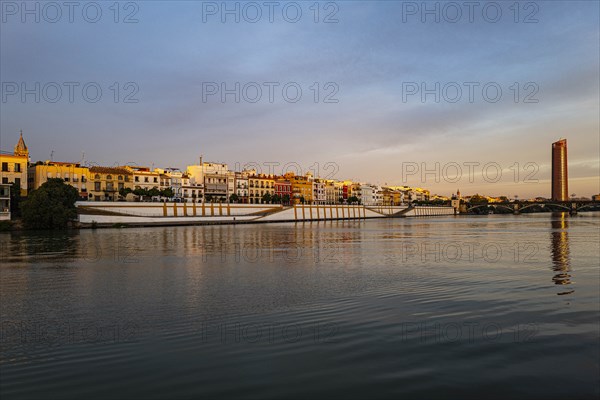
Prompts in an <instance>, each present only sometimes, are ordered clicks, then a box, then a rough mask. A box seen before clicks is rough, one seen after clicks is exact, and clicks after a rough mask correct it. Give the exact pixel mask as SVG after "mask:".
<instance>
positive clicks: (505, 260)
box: [0, 213, 600, 399]
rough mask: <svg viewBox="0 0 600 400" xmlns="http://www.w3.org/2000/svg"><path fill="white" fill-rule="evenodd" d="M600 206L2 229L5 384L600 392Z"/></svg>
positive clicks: (425, 393)
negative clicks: (575, 211)
mask: <svg viewBox="0 0 600 400" xmlns="http://www.w3.org/2000/svg"><path fill="white" fill-rule="evenodd" d="M599 242H600V214H599V213H580V214H579V215H575V216H569V215H567V214H552V215H551V214H531V215H518V216H512V215H510V216H500V215H497V216H493V215H491V216H481V217H477V216H472V217H471V216H468V217H465V216H459V217H438V218H405V219H381V220H366V221H350V222H349V221H334V222H314V223H297V224H292V223H286V224H284V223H281V224H261V225H223V226H190V227H160V228H142V229H132V228H127V229H98V230H81V231H74V232H68V233H52V232H44V233H36V232H27V233H24V232H21V233H2V234H0V246H1V254H2V256H1V257H2V258H1V261H2V263H1V266H0V278H1V283H0V296H1V297H0V299H1V303H0V311H1V315H0V316H1V319H2V332H1V358H0V394H1V395H2V398H3V399H9V398H31V397H35V398H82V397H84V398H104V397H108V396H113V397H115V396H117V397H127V398H165V397H169V398H189V397H192V396H202V395H204V396H226V397H240V398H259V397H260V398H265V397H266V398H280V397H308V396H313V397H314V396H319V397H325V396H328V397H334V398H366V397H369V398H401V396H403V397H408V398H414V397H426V398H443V397H444V398H447V397H459V396H460V397H467V398H478V399H480V398H486V399H489V398H502V399H504V398H532V397H535V398H545V399H551V398H597V397H598V396H599V395H600V383H599V378H598V377H599V376H600V375H599V374H600V371H599V358H600V354H599V337H600V332H599V317H600V310H599V307H600V306H599V304H600V268H599V259H600V254H599V245H598V244H599Z"/></svg>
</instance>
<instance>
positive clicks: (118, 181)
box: [88, 167, 158, 201]
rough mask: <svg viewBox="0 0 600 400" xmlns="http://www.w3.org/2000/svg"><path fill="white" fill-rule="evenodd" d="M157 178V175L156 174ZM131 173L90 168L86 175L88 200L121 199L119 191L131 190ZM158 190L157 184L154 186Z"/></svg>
mask: <svg viewBox="0 0 600 400" xmlns="http://www.w3.org/2000/svg"><path fill="white" fill-rule="evenodd" d="M157 176H158V174H157ZM132 177H133V173H132V172H131V171H129V170H127V169H125V168H122V167H90V169H89V175H88V181H89V185H88V192H89V195H88V197H89V199H90V200H94V201H116V200H119V199H120V198H121V196H120V195H119V190H121V189H126V188H129V189H131V190H133V188H134V187H133V184H134V182H133V179H132ZM156 186H157V188H158V184H157V185H156Z"/></svg>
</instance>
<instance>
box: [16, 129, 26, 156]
mask: <svg viewBox="0 0 600 400" xmlns="http://www.w3.org/2000/svg"><path fill="white" fill-rule="evenodd" d="M14 155H15V156H21V157H27V158H29V150H28V149H27V145H26V144H25V140H23V131H21V136H20V137H19V142H18V143H17V145H16V146H15V151H14Z"/></svg>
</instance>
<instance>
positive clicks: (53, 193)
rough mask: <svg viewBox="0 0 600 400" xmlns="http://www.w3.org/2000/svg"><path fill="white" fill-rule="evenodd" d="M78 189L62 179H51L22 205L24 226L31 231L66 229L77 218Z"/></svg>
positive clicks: (32, 193)
mask: <svg viewBox="0 0 600 400" xmlns="http://www.w3.org/2000/svg"><path fill="white" fill-rule="evenodd" d="M78 197H79V193H78V192H77V189H75V188H74V187H73V186H71V185H67V184H65V183H64V181H63V180H62V179H60V178H50V179H48V181H46V182H45V183H44V184H43V185H42V186H40V187H39V189H37V190H34V191H33V192H31V193H30V194H29V196H28V197H27V200H25V201H24V202H23V203H22V207H21V212H22V216H23V224H24V225H25V227H27V228H29V229H65V228H66V227H67V225H68V223H69V221H72V220H74V219H75V218H77V209H76V208H75V202H76V201H77V198H78Z"/></svg>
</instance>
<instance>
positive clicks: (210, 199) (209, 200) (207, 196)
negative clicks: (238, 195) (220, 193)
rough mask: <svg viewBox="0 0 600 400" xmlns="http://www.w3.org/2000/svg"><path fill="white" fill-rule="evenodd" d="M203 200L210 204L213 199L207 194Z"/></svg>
mask: <svg viewBox="0 0 600 400" xmlns="http://www.w3.org/2000/svg"><path fill="white" fill-rule="evenodd" d="M205 199H206V202H207V203H210V202H212V199H213V197H212V195H210V194H207V195H206V196H205Z"/></svg>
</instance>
